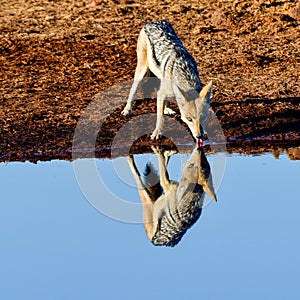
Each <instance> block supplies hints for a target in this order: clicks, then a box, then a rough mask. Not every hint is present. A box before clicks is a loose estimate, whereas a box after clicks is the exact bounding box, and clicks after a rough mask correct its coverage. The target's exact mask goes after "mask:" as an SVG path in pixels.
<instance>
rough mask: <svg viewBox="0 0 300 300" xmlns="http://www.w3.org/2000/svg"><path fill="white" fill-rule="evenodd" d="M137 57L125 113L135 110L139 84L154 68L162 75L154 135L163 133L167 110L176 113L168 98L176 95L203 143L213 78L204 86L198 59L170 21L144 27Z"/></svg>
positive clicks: (193, 129)
mask: <svg viewBox="0 0 300 300" xmlns="http://www.w3.org/2000/svg"><path fill="white" fill-rule="evenodd" d="M137 60H138V62H137V67H136V70H135V74H134V82H133V85H132V87H131V90H130V93H129V97H128V101H127V104H126V106H125V108H124V110H123V111H122V114H123V115H130V114H131V110H132V102H133V99H134V94H135V92H136V89H137V87H138V84H139V83H140V81H141V80H142V79H143V78H144V77H145V76H146V75H147V74H148V73H149V71H151V72H152V73H153V74H154V75H155V76H156V77H158V78H159V79H160V88H159V90H158V92H157V122H156V127H155V130H154V131H153V133H152V135H151V139H158V138H159V137H160V135H161V131H162V126H163V114H164V113H165V114H172V113H174V112H173V111H172V110H171V109H169V108H167V107H166V105H165V99H166V98H167V97H170V96H175V98H176V101H177V104H178V107H179V110H180V114H181V118H182V120H183V121H184V122H185V123H186V124H187V125H188V127H189V129H190V130H191V132H192V135H193V137H194V138H195V139H196V141H197V144H198V146H202V139H203V135H204V130H205V123H206V120H207V117H208V110H209V106H210V97H211V92H212V82H210V83H209V84H208V85H206V86H205V87H204V88H202V86H201V82H200V79H199V76H198V71H197V66H196V62H195V60H194V59H193V57H192V56H191V55H190V54H189V52H188V51H187V50H186V49H185V48H184V46H183V44H182V43H181V42H180V40H179V39H178V37H177V36H176V34H175V31H174V29H173V28H172V26H171V25H170V24H169V23H168V22H167V21H159V22H150V23H147V24H146V25H145V26H144V27H143V29H142V30H141V32H140V34H139V37H138V42H137Z"/></svg>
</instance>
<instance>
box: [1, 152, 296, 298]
mask: <svg viewBox="0 0 300 300" xmlns="http://www.w3.org/2000/svg"><path fill="white" fill-rule="evenodd" d="M179 158H181V157H180V156H177V158H174V161H175V162H176V159H179ZM141 159H143V158H141ZM171 160H172V158H171V159H170V176H172V177H174V179H178V178H179V176H180V172H178V171H176V170H177V169H176V167H177V165H179V164H177V163H175V164H173V166H172V163H171ZM183 160H184V158H183ZM208 160H209V162H210V163H211V162H212V156H208ZM72 164H73V163H70V162H66V161H51V162H42V163H38V164H36V165H35V164H31V163H8V164H4V163H2V164H0V179H1V201H0V238H1V248H0V254H1V255H0V265H1V268H0V297H1V299H127V298H128V299H129V298H131V299H141V298H142V299H153V297H160V298H161V297H163V296H164V298H166V299H179V298H185V299H187V298H192V299H195V298H196V299H198V298H201V299H286V298H288V299H299V297H300V288H299V284H298V281H299V277H300V271H299V270H300V258H299V250H300V238H299V228H300V218H299V216H300V201H299V192H298V186H299V178H300V176H299V175H300V169H299V161H291V160H289V159H288V157H287V156H286V155H281V156H280V157H279V159H277V160H276V159H274V157H273V156H272V155H270V154H265V155H262V156H239V155H231V156H228V157H227V159H226V170H225V173H224V177H223V180H222V183H221V185H220V187H219V189H217V191H216V193H217V197H218V202H217V203H213V202H211V203H209V204H208V205H207V206H206V207H205V208H204V209H203V212H202V215H201V216H200V218H199V220H198V221H197V223H196V224H195V225H194V226H193V227H192V228H191V229H190V230H188V232H187V233H186V234H185V236H184V237H183V238H182V240H181V242H180V243H179V244H178V245H177V246H176V247H174V248H166V247H155V246H153V245H152V244H151V242H150V241H149V240H148V239H147V236H146V234H145V231H144V228H143V225H142V224H129V223H125V222H119V221H116V220H113V219H111V218H108V217H106V216H104V215H103V214H101V213H99V212H98V211H97V210H96V209H95V208H94V207H93V206H92V205H91V204H90V203H89V202H88V201H87V200H86V198H85V197H84V196H83V194H82V193H81V191H80V189H79V186H78V184H77V181H76V179H75V175H74V171H73V165H72ZM114 164H115V162H114V161H110V160H100V161H97V166H98V169H99V172H100V173H104V174H106V176H107V177H106V179H107V180H106V184H111V188H112V189H114V191H115V193H116V194H117V195H121V196H122V197H126V199H127V200H128V201H132V202H135V203H137V204H138V203H139V199H138V193H137V190H136V189H135V188H134V187H131V186H130V185H129V186H128V187H127V190H126V191H125V189H124V182H123V181H124V180H123V179H122V178H124V177H123V176H121V178H120V176H119V175H116V174H114V173H115V171H114V169H115V167H114ZM176 164H177V165H176ZM212 171H214V169H213V168H212ZM176 172H177V173H176ZM171 173H172V174H171ZM128 176H129V175H128ZM128 181H129V182H133V180H132V178H131V179H130V177H128ZM122 182H123V183H122Z"/></svg>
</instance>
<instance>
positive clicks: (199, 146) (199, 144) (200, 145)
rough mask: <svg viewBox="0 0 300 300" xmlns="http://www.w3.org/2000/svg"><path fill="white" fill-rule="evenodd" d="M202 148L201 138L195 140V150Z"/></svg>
mask: <svg viewBox="0 0 300 300" xmlns="http://www.w3.org/2000/svg"><path fill="white" fill-rule="evenodd" d="M202 147H203V140H202V139H201V138H197V148H202Z"/></svg>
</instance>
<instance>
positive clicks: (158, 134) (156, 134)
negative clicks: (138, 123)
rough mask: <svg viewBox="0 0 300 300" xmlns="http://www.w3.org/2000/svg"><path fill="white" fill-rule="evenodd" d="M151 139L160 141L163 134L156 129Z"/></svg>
mask: <svg viewBox="0 0 300 300" xmlns="http://www.w3.org/2000/svg"><path fill="white" fill-rule="evenodd" d="M150 138H151V140H159V139H160V138H161V133H160V132H159V130H157V129H155V130H154V131H153V133H152V134H151V137H150Z"/></svg>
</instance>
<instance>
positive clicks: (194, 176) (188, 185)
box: [127, 147, 217, 246]
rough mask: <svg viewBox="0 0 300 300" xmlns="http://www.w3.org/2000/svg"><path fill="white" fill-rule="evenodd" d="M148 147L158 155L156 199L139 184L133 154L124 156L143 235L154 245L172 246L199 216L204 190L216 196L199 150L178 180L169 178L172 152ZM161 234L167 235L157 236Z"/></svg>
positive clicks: (207, 166) (205, 160)
mask: <svg viewBox="0 0 300 300" xmlns="http://www.w3.org/2000/svg"><path fill="white" fill-rule="evenodd" d="M152 149H153V151H154V152H155V153H156V155H157V158H158V166H159V183H160V185H161V187H162V188H163V192H162V193H161V195H160V196H158V198H151V197H150V192H149V188H148V187H147V186H146V185H145V184H144V183H143V181H142V179H141V176H140V173H139V171H138V170H137V167H136V165H135V162H134V159H133V156H129V157H127V160H128V163H129V166H130V168H131V171H132V174H133V177H134V179H135V181H136V183H137V186H138V189H139V196H140V200H141V202H142V205H143V220H144V227H145V231H146V234H147V237H148V238H149V240H150V241H152V242H153V243H154V244H155V245H166V246H174V245H175V244H176V243H177V242H178V241H179V240H180V239H181V236H182V235H183V234H184V233H185V232H186V230H187V229H188V228H189V227H190V226H191V225H192V224H193V223H194V222H195V221H196V220H197V218H198V217H199V215H197V214H198V213H199V210H200V212H201V208H202V204H203V198H204V192H206V193H207V194H208V195H209V196H210V197H211V198H212V199H213V200H215V201H217V197H216V195H215V192H214V188H213V183H212V178H211V174H210V167H209V164H208V161H207V159H206V157H205V154H204V151H203V149H197V148H195V150H194V151H193V153H192V155H191V157H190V158H189V160H188V161H187V162H186V163H185V165H184V167H183V171H182V174H181V177H180V181H179V182H175V181H170V180H169V175H168V171H167V164H168V160H169V157H170V155H172V153H169V152H162V151H160V150H159V149H158V148H154V147H153V148H152ZM165 220H167V221H165ZM159 224H161V225H159ZM169 225H170V226H171V227H170V229H168V226H169ZM159 226H161V227H159ZM162 232H163V233H162ZM164 235H165V236H167V237H166V238H165V237H163V238H161V237H160V236H164Z"/></svg>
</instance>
